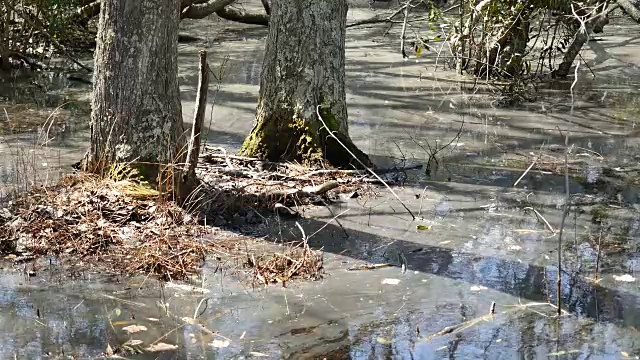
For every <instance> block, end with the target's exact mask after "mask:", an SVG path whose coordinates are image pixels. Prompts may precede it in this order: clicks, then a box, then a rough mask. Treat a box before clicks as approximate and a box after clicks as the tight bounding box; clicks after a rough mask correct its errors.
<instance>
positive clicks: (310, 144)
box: [241, 109, 373, 168]
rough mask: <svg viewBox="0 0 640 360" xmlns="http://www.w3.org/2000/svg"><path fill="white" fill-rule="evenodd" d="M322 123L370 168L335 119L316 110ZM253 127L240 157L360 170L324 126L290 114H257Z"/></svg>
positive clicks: (289, 112)
mask: <svg viewBox="0 0 640 360" xmlns="http://www.w3.org/2000/svg"><path fill="white" fill-rule="evenodd" d="M320 114H321V115H322V119H323V121H324V122H325V124H326V125H327V127H329V129H331V131H332V132H333V134H334V135H335V136H336V137H337V138H338V140H339V141H340V143H342V144H343V145H345V146H346V147H347V149H349V151H350V152H351V153H352V154H353V155H355V156H356V157H357V158H358V160H360V161H361V162H362V163H363V164H365V165H366V166H369V167H372V166H373V164H372V163H371V161H370V159H369V157H368V156H367V155H366V154H365V153H363V152H362V151H361V150H360V149H358V148H357V147H356V146H355V145H354V144H353V142H352V141H351V139H350V138H349V137H348V136H346V135H344V134H343V133H341V132H340V130H339V126H337V123H336V120H335V116H334V115H332V114H331V113H330V112H329V111H326V110H323V109H321V110H320ZM257 121H258V122H257V124H256V126H255V128H254V129H253V131H252V132H251V134H250V135H249V137H248V138H247V139H246V140H245V142H244V144H243V146H242V150H241V153H242V154H243V155H247V156H255V157H259V158H261V159H265V160H269V161H274V162H275V161H294V162H300V163H303V164H307V165H316V166H317V165H321V164H323V163H325V162H328V163H329V164H330V165H333V166H335V167H340V168H346V167H352V166H353V167H357V168H360V167H362V166H361V164H360V163H359V162H358V161H357V160H355V159H354V157H353V156H352V155H351V154H349V151H347V150H346V149H345V148H344V147H343V146H342V145H341V144H340V143H339V142H338V141H336V140H335V139H334V138H333V137H331V136H330V135H329V132H328V131H327V129H326V128H325V127H324V125H323V124H322V123H321V122H320V121H318V120H316V119H314V120H313V121H305V119H303V118H301V117H300V114H296V113H295V112H294V111H291V110H287V109H281V110H280V111H276V112H270V113H269V114H266V113H264V112H262V113H259V114H258V119H257Z"/></svg>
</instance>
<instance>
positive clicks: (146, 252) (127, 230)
mask: <svg viewBox="0 0 640 360" xmlns="http://www.w3.org/2000/svg"><path fill="white" fill-rule="evenodd" d="M158 195H159V194H158V193H157V192H156V191H155V190H152V189H150V188H148V187H146V186H143V185H140V184H137V183H135V182H132V181H128V180H122V181H116V180H111V179H100V178H98V177H97V176H94V175H90V174H77V175H70V176H67V177H65V178H63V179H62V180H61V182H60V183H59V184H57V185H55V186H49V187H34V188H33V189H32V190H30V191H29V192H27V193H22V194H18V195H17V196H16V197H15V198H14V199H13V200H11V201H10V202H9V204H8V206H7V207H5V208H3V209H2V211H1V212H0V238H2V239H3V240H2V245H4V246H3V247H2V249H3V250H4V251H5V252H9V251H11V252H18V253H31V254H33V255H36V256H38V255H68V256H71V257H72V258H74V259H81V260H83V261H86V262H87V263H90V264H92V265H98V266H101V267H105V266H106V267H108V268H110V269H111V270H114V271H117V272H123V273H135V272H145V273H152V274H157V275H160V276H161V277H163V278H172V279H176V278H177V279H179V278H184V277H185V276H187V275H189V274H191V273H193V272H195V271H196V270H197V268H199V267H200V265H201V263H202V261H203V259H204V256H205V254H206V253H207V252H210V251H213V250H215V248H219V247H222V246H225V245H227V244H224V243H222V242H220V241H212V239H214V238H215V237H206V236H204V235H206V234H208V233H212V229H211V228H207V227H205V226H202V225H199V224H198V221H197V218H196V217H195V216H192V215H191V214H189V213H187V212H186V211H185V210H183V209H182V208H180V207H178V206H177V205H176V204H174V203H171V202H165V201H156V200H157V199H158V198H160V197H159V196H158ZM207 238H209V240H208V241H206V240H204V239H207Z"/></svg>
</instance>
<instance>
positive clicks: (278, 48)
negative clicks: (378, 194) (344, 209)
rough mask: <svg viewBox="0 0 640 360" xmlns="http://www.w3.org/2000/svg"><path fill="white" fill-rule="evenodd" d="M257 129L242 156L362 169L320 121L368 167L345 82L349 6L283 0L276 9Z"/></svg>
mask: <svg viewBox="0 0 640 360" xmlns="http://www.w3.org/2000/svg"><path fill="white" fill-rule="evenodd" d="M271 11H272V12H271V18H270V22H269V36H268V37H267V44H266V49H265V57H264V63H263V66H262V77H261V80H260V94H259V99H258V107H257V111H256V121H257V123H256V125H255V127H254V128H253V130H252V132H251V134H250V135H249V137H248V138H247V139H246V140H245V142H244V144H243V146H242V150H241V153H242V154H243V155H247V156H256V157H260V158H263V159H266V160H270V161H298V162H301V163H305V164H319V163H321V162H325V161H328V162H329V163H330V164H331V165H334V166H338V167H346V166H349V165H350V164H352V165H355V166H359V167H361V166H360V165H359V163H358V162H357V161H355V160H354V159H353V158H352V156H351V155H350V154H349V153H348V152H347V151H345V149H344V148H343V147H342V146H341V145H340V144H339V143H338V142H336V141H335V140H334V139H333V138H331V137H330V136H329V133H328V132H327V130H326V129H324V128H323V125H322V123H321V122H320V120H319V119H318V116H317V114H316V109H317V106H318V105H320V106H321V109H320V114H321V115H322V120H323V121H324V122H325V123H326V125H327V126H328V127H329V129H330V130H331V131H332V132H334V134H335V135H336V137H338V139H339V140H340V142H342V143H343V144H344V145H346V146H347V147H348V148H349V150H350V151H351V152H352V153H354V154H355V155H356V156H357V157H358V158H359V159H360V160H361V161H362V162H363V163H364V164H366V165H367V166H371V161H370V160H369V158H368V157H367V155H365V154H364V153H363V152H362V151H360V150H358V149H357V148H356V147H355V145H354V144H353V142H352V141H351V139H350V138H349V132H348V126H347V105H346V95H345V88H344V79H345V48H344V45H345V33H346V22H347V2H346V1H344V0H276V1H274V2H273V5H272V9H271Z"/></svg>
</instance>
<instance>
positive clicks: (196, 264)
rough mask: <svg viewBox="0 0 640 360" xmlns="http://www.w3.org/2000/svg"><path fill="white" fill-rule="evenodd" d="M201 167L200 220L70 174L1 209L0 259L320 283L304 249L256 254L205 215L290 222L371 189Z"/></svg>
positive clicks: (217, 165)
mask: <svg viewBox="0 0 640 360" xmlns="http://www.w3.org/2000/svg"><path fill="white" fill-rule="evenodd" d="M218 155H219V154H218ZM201 163H202V165H201V166H200V168H199V170H198V173H199V177H200V178H201V179H202V180H203V181H202V183H203V186H202V187H201V188H200V191H199V192H198V193H197V194H196V195H195V196H194V198H197V199H198V201H197V202H195V201H194V202H193V203H192V205H193V204H197V205H198V206H194V207H193V208H194V209H196V210H198V213H196V212H189V211H187V210H185V207H180V206H178V205H177V204H176V203H173V202H170V201H166V200H162V199H163V196H161V195H162V194H159V193H158V192H157V191H156V190H154V189H151V188H150V187H148V186H146V185H144V184H140V183H139V182H137V181H135V180H132V178H130V177H127V176H107V177H106V178H100V177H98V176H96V175H92V174H86V173H80V174H73V175H69V176H66V177H64V178H63V179H62V180H61V181H60V182H59V183H58V184H56V185H53V186H46V187H43V186H37V187H33V188H32V189H30V190H29V191H26V192H22V193H17V194H14V195H13V196H12V198H11V201H9V202H8V204H7V205H6V206H5V207H4V208H2V209H0V251H1V252H3V253H5V254H20V255H30V256H34V257H38V256H45V255H46V256H59V257H61V258H62V257H64V258H66V259H72V260H77V261H81V262H83V263H84V264H85V265H89V266H95V267H98V268H102V269H106V270H108V271H111V272H115V273H121V274H127V275H131V274H140V273H142V274H151V275H155V276H157V277H160V278H162V279H165V280H170V279H173V280H175V279H184V278H186V277H188V276H189V275H191V274H193V273H196V272H197V271H198V270H199V269H200V267H201V266H202V264H203V261H204V260H205V259H206V257H207V255H208V254H215V255H216V258H217V260H219V261H223V259H224V261H229V262H228V263H235V264H236V265H240V267H239V268H240V269H248V271H247V272H248V273H250V274H252V276H253V277H254V278H255V279H257V280H259V281H260V282H263V283H274V282H281V283H285V282H287V281H290V280H292V279H295V278H304V279H317V278H320V277H321V271H322V252H321V251H318V250H314V249H311V248H309V246H308V245H307V244H306V242H304V241H302V242H298V243H295V244H293V245H289V246H284V247H279V248H278V249H277V250H276V251H274V250H273V249H271V250H268V251H263V250H256V248H257V247H254V246H251V248H253V250H249V247H248V246H247V244H252V242H251V240H252V239H251V238H249V237H247V236H244V235H241V234H239V233H237V232H231V231H226V230H222V229H220V228H216V227H212V226H205V225H203V223H204V222H203V221H202V220H203V216H202V215H203V214H207V212H208V213H209V214H210V213H212V212H215V213H216V214H217V215H218V216H220V217H223V218H226V219H232V218H233V217H235V216H238V214H239V213H248V212H255V213H258V214H260V213H263V214H265V216H266V215H268V212H269V211H274V210H277V209H279V208H282V207H284V208H286V209H287V210H288V211H294V212H295V210H293V209H292V208H295V207H296V206H298V205H303V204H312V203H317V202H323V201H327V200H329V196H336V195H337V193H339V192H346V191H351V192H352V191H353V190H354V189H356V188H363V187H368V186H365V185H366V184H368V182H367V181H366V177H364V176H363V175H362V174H361V173H359V172H355V171H354V172H349V171H346V172H345V171H334V170H313V169H305V168H303V167H301V166H296V165H285V164H267V163H263V162H260V161H259V160H256V159H250V158H242V157H234V156H228V155H224V156H217V155H216V154H214V153H212V152H209V153H206V154H204V155H203V156H202V158H201ZM329 193H331V195H329ZM203 209H204V210H206V211H207V212H205V211H204V210H203ZM262 216H263V215H260V217H261V218H262ZM303 240H304V239H303ZM253 244H257V243H255V240H254V242H253ZM258 247H259V246H258ZM12 256H15V255H12ZM234 260H235V261H234Z"/></svg>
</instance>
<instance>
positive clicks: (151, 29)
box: [84, 0, 186, 189]
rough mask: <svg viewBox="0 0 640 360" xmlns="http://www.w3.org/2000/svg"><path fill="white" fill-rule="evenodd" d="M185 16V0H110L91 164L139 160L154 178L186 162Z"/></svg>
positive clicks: (103, 21) (98, 61)
mask: <svg viewBox="0 0 640 360" xmlns="http://www.w3.org/2000/svg"><path fill="white" fill-rule="evenodd" d="M179 22H180V0H103V1H102V11H101V12H100V22H99V25H98V36H97V47H96V52H95V71H94V77H93V97H92V103H91V145H90V150H89V153H88V154H87V158H86V159H85V162H84V168H85V169H86V170H89V171H101V170H104V169H106V168H107V167H108V166H109V165H111V164H113V163H119V162H131V163H132V165H133V166H134V167H135V168H137V169H138V170H140V173H141V175H142V176H143V177H145V178H146V179H148V180H149V181H151V182H154V181H156V180H157V176H158V175H159V174H161V173H162V174H166V172H164V171H163V170H164V169H167V167H166V165H167V164H171V163H174V164H175V163H182V162H184V158H185V154H184V153H185V152H186V150H185V149H184V144H185V139H184V137H183V132H184V129H183V123H182V110H181V104H180V96H179V88H178V77H177V74H178V64H177V58H178V25H179ZM163 176H164V175H163ZM169 179H173V177H165V178H163V181H164V180H169ZM174 185H175V184H174ZM172 189H173V188H172Z"/></svg>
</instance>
